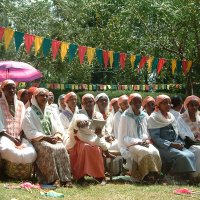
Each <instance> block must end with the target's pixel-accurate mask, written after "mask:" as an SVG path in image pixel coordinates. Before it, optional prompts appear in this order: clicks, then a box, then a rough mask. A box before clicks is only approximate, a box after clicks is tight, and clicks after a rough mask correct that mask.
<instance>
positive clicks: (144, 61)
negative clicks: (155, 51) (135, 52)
mask: <svg viewBox="0 0 200 200" xmlns="http://www.w3.org/2000/svg"><path fill="white" fill-rule="evenodd" d="M147 60H148V57H147V56H142V59H141V60H140V64H139V68H138V72H139V71H140V70H141V69H142V68H143V67H144V64H145V63H146V62H147Z"/></svg>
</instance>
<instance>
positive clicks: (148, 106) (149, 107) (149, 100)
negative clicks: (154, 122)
mask: <svg viewBox="0 0 200 200" xmlns="http://www.w3.org/2000/svg"><path fill="white" fill-rule="evenodd" d="M142 107H143V109H144V112H146V113H147V114H148V115H151V113H152V112H153V111H154V109H155V99H154V98H153V97H151V96H147V97H146V98H145V99H144V100H143V101H142Z"/></svg>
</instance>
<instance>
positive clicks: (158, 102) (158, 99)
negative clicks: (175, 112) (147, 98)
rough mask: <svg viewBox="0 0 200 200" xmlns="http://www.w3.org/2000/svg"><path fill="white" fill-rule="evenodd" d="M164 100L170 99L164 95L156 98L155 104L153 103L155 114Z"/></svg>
mask: <svg viewBox="0 0 200 200" xmlns="http://www.w3.org/2000/svg"><path fill="white" fill-rule="evenodd" d="M165 99H170V97H169V96H167V95H165V94H161V95H158V96H157V97H156V103H155V111H156V112H158V111H159V104H160V103H162V102H163V101H164V100H165Z"/></svg>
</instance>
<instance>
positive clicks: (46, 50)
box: [42, 38, 51, 58]
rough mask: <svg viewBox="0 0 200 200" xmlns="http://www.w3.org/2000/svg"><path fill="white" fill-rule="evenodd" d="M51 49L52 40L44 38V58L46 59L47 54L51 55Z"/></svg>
mask: <svg viewBox="0 0 200 200" xmlns="http://www.w3.org/2000/svg"><path fill="white" fill-rule="evenodd" d="M50 48H51V40H50V39H48V38H44V40H43V43H42V51H43V54H44V58H46V56H47V54H48V53H49V49H50Z"/></svg>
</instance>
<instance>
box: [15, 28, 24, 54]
mask: <svg viewBox="0 0 200 200" xmlns="http://www.w3.org/2000/svg"><path fill="white" fill-rule="evenodd" d="M14 38H15V47H16V51H18V50H19V47H20V45H21V44H22V42H23V39H24V33H22V32H18V31H15V33H14Z"/></svg>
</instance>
